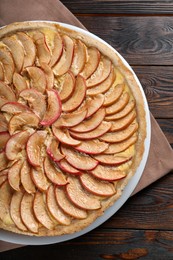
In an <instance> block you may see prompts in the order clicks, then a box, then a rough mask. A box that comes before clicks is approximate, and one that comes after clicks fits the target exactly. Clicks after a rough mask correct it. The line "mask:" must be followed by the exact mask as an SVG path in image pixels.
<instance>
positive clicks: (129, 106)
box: [105, 100, 135, 121]
mask: <svg viewBox="0 0 173 260" xmlns="http://www.w3.org/2000/svg"><path fill="white" fill-rule="evenodd" d="M134 106H135V101H134V100H131V101H130V102H129V103H128V104H127V106H126V107H125V108H124V109H123V110H121V111H120V112H118V113H115V114H113V115H110V116H106V117H105V120H108V121H109V120H117V119H120V118H123V117H125V116H127V115H128V114H129V113H130V112H131V111H132V110H133V108H134Z"/></svg>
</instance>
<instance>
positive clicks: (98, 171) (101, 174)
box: [91, 164, 126, 181]
mask: <svg viewBox="0 0 173 260" xmlns="http://www.w3.org/2000/svg"><path fill="white" fill-rule="evenodd" d="M91 173H92V175H94V176H95V177H96V178H98V179H100V180H105V181H117V180H121V179H122V178H125V177H126V173H125V172H123V171H120V170H118V169H117V167H113V166H112V167H109V166H106V165H100V164H99V165H97V167H96V168H95V169H94V170H92V171H91Z"/></svg>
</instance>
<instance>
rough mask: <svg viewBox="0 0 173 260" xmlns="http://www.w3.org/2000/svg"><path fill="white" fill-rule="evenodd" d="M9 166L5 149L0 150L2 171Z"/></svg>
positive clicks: (0, 169)
mask: <svg viewBox="0 0 173 260" xmlns="http://www.w3.org/2000/svg"><path fill="white" fill-rule="evenodd" d="M7 166H8V160H7V156H6V153H5V152H4V151H2V152H0V171H2V170H4V169H6V168H7Z"/></svg>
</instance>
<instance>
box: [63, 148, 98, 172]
mask: <svg viewBox="0 0 173 260" xmlns="http://www.w3.org/2000/svg"><path fill="white" fill-rule="evenodd" d="M61 151H62V153H63V154H64V155H65V156H66V160H67V162H68V163H69V164H71V165H72V166H73V167H75V168H77V169H79V170H84V171H89V170H92V169H94V168H95V167H96V166H97V165H98V161H96V160H94V159H93V158H91V157H89V156H87V155H85V154H82V153H79V152H77V151H75V150H74V149H73V148H70V147H65V146H63V145H61Z"/></svg>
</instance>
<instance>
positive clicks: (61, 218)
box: [46, 186, 71, 226]
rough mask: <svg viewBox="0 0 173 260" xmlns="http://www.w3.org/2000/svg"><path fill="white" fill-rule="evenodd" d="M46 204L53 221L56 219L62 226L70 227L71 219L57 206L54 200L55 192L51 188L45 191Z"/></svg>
mask: <svg viewBox="0 0 173 260" xmlns="http://www.w3.org/2000/svg"><path fill="white" fill-rule="evenodd" d="M46 202H47V207H48V209H49V212H50V213H51V215H52V216H53V218H54V219H56V220H57V221H58V222H59V223H61V224H62V225H67V226H68V225H70V223H71V217H70V216H68V215H66V214H65V213H64V212H63V211H62V209H61V208H60V207H59V206H58V203H57V201H56V198H55V191H54V187H53V186H50V187H49V189H48V190H47V194H46Z"/></svg>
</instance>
